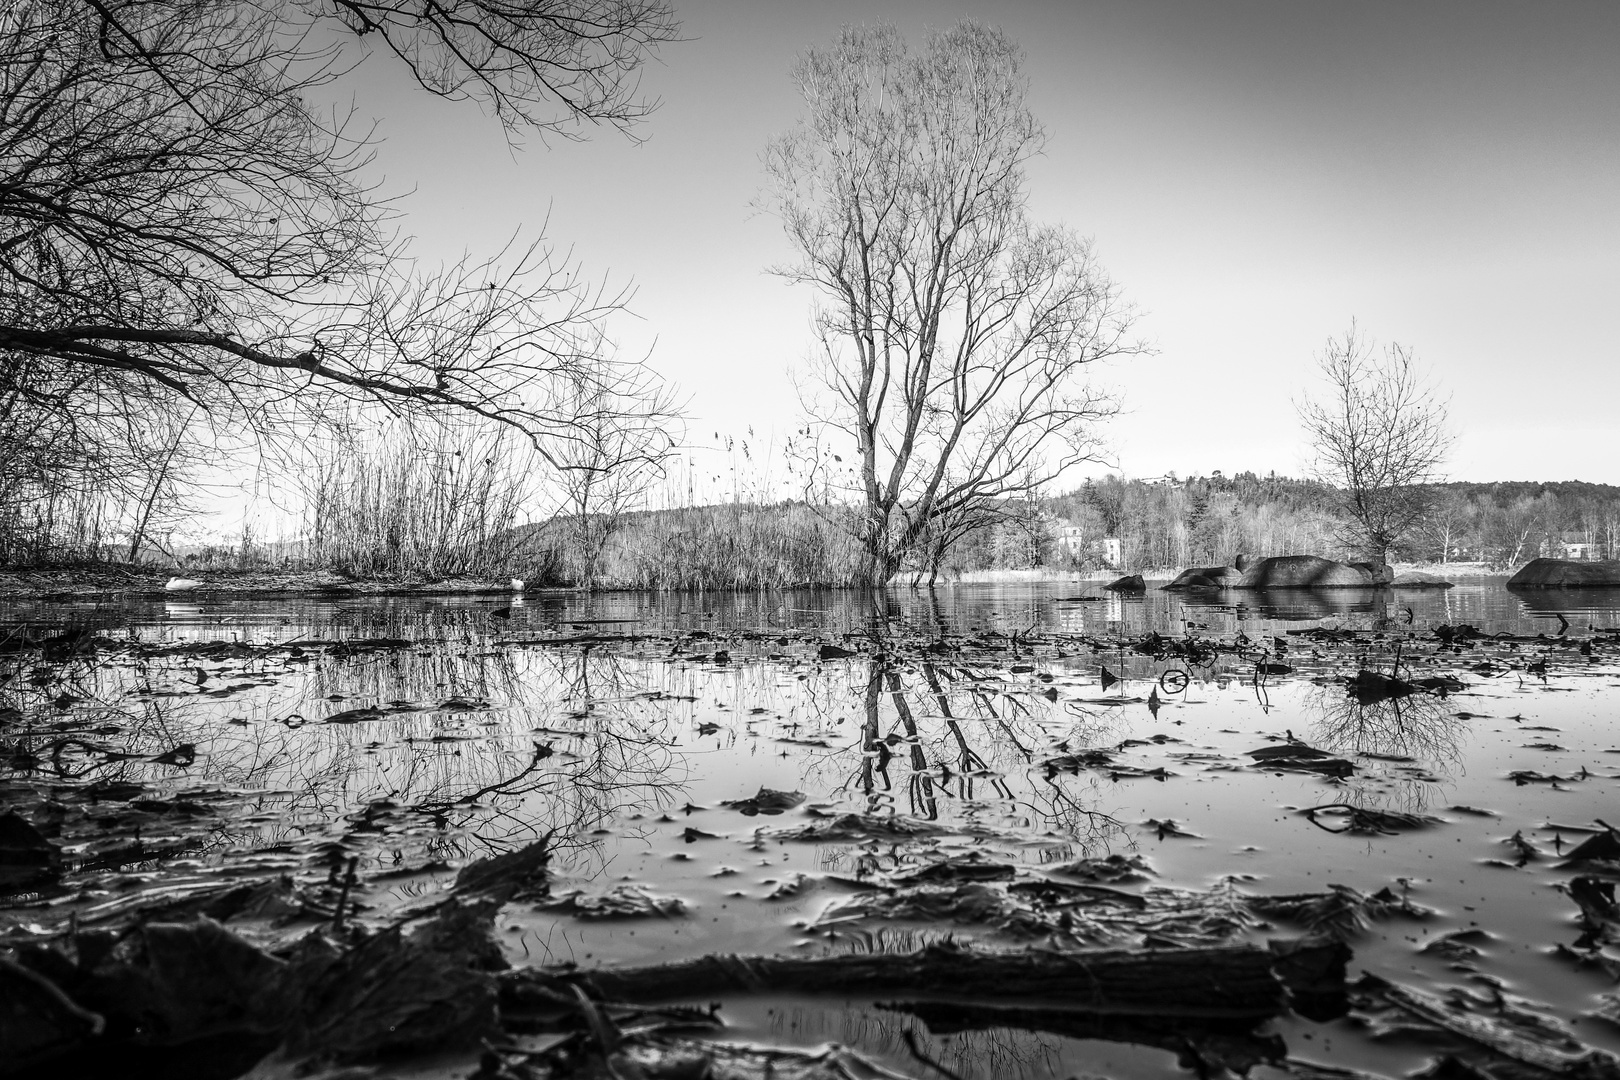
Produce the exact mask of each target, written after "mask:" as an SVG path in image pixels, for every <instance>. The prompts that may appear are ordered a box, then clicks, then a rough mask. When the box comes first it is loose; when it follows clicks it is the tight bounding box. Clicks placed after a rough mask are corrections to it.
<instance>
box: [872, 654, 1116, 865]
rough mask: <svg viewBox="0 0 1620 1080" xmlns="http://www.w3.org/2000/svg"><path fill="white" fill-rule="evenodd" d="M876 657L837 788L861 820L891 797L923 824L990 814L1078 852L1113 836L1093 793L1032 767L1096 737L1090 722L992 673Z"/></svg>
mask: <svg viewBox="0 0 1620 1080" xmlns="http://www.w3.org/2000/svg"><path fill="white" fill-rule="evenodd" d="M880 655H882V656H883V657H884V658H881V659H879V658H874V659H870V660H867V661H866V662H865V664H864V669H865V670H864V674H865V681H864V682H865V685H864V689H863V692H862V710H863V722H862V728H861V740H860V744H859V751H860V755H861V756H860V761H859V763H858V765H856V767H855V769H854V773H853V775H852V776H851V777H850V779H849V780H848V781H846V782H845V784H844V785H842V787H841V788H840V790H848V789H850V788H854V789H855V790H857V791H859V792H860V793H861V794H862V795H863V796H864V798H865V802H866V811H867V812H868V813H882V812H884V811H885V808H886V807H887V806H888V805H889V804H890V802H891V800H892V799H893V798H894V796H895V794H896V792H897V789H898V790H903V792H904V804H903V805H904V810H905V812H906V813H908V814H910V815H912V816H914V817H920V818H924V819H927V820H938V819H940V818H942V817H953V818H962V817H974V816H978V815H981V814H982V813H983V812H984V811H985V810H986V809H990V810H991V811H992V812H994V811H996V810H999V811H1000V812H1001V813H1002V814H1003V815H1004V816H1017V817H1020V818H1022V819H1024V822H1023V823H1024V824H1025V825H1034V826H1038V827H1040V828H1042V829H1043V830H1058V831H1061V832H1063V833H1065V834H1067V835H1068V836H1070V837H1072V838H1073V839H1075V840H1078V841H1079V842H1080V843H1081V844H1082V847H1089V846H1090V845H1094V844H1103V843H1106V842H1107V841H1108V840H1109V839H1112V838H1117V837H1118V836H1119V835H1121V827H1120V824H1119V822H1118V821H1117V820H1116V819H1115V818H1114V817H1113V816H1112V815H1110V814H1108V813H1106V812H1105V811H1103V810H1101V809H1099V808H1098V807H1097V806H1096V805H1095V803H1096V802H1097V801H1098V800H1097V796H1098V793H1097V791H1096V790H1095V789H1094V790H1093V791H1091V792H1089V793H1085V794H1082V793H1081V792H1080V791H1078V790H1077V785H1078V784H1079V783H1080V781H1078V780H1077V779H1076V778H1074V777H1068V776H1054V775H1049V774H1047V772H1046V771H1045V770H1041V769H1039V768H1038V767H1037V765H1038V762H1039V760H1040V758H1041V756H1042V755H1043V753H1044V752H1045V751H1046V750H1047V749H1048V747H1049V746H1050V744H1052V743H1053V742H1054V741H1055V739H1056V738H1057V737H1059V736H1061V737H1064V738H1066V739H1068V740H1073V741H1078V742H1090V741H1091V740H1092V739H1094V738H1095V737H1096V736H1097V734H1098V732H1099V729H1098V728H1096V727H1093V724H1094V721H1095V719H1096V718H1095V717H1093V716H1092V715H1090V714H1086V713H1076V712H1074V711H1071V710H1068V709H1063V708H1060V707H1059V706H1058V705H1057V703H1056V701H1055V700H1053V699H1052V698H1049V697H1047V696H1045V695H1043V694H1041V693H1040V692H1039V691H1038V690H1037V689H1036V688H1035V686H1034V685H1026V684H1022V683H1017V684H1012V683H1008V682H1006V681H1005V680H1004V679H1003V678H1002V677H1001V676H1000V675H999V674H998V673H997V672H995V671H994V670H993V669H992V668H991V667H990V665H975V664H973V663H971V662H968V661H964V660H960V659H945V658H935V659H927V660H921V661H918V662H915V663H910V664H906V663H901V662H898V661H894V660H890V659H888V658H887V654H880ZM946 803H949V804H950V807H949V809H947V808H946V807H945V805H944V804H946Z"/></svg>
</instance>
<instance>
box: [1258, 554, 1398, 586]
mask: <svg viewBox="0 0 1620 1080" xmlns="http://www.w3.org/2000/svg"><path fill="white" fill-rule="evenodd" d="M1389 579H1390V574H1389V567H1387V566H1383V565H1378V566H1374V565H1373V564H1372V563H1342V562H1334V561H1333V560H1332V559H1324V558H1322V557H1321V556H1319V555H1275V556H1273V557H1271V558H1269V559H1261V560H1259V561H1258V562H1256V563H1254V564H1253V565H1252V566H1250V567H1249V568H1248V569H1247V570H1245V571H1244V572H1243V576H1242V577H1241V578H1239V579H1238V580H1237V581H1236V582H1234V583H1233V584H1232V586H1231V587H1232V588H1234V589H1342V588H1363V589H1367V588H1374V587H1377V586H1379V585H1387V584H1388V583H1389Z"/></svg>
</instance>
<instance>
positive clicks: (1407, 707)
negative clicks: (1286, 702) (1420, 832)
mask: <svg viewBox="0 0 1620 1080" xmlns="http://www.w3.org/2000/svg"><path fill="white" fill-rule="evenodd" d="M1304 705H1305V707H1306V708H1307V710H1309V712H1310V713H1311V717H1312V718H1311V727H1310V739H1309V741H1310V742H1311V744H1312V745H1314V746H1317V747H1319V748H1320V749H1323V750H1328V751H1331V752H1333V753H1336V754H1342V755H1355V756H1358V757H1360V758H1362V759H1363V760H1364V761H1366V760H1372V761H1379V762H1382V763H1383V764H1384V766H1385V769H1384V771H1383V772H1381V773H1380V774H1379V777H1378V778H1379V780H1381V781H1387V782H1390V783H1392V785H1393V788H1394V794H1395V797H1396V799H1398V801H1399V802H1400V803H1401V805H1402V806H1403V807H1404V808H1405V809H1408V810H1414V811H1415V810H1421V809H1423V808H1424V807H1426V806H1428V805H1429V803H1430V802H1431V801H1432V800H1433V798H1434V797H1435V794H1436V793H1437V790H1438V788H1439V786H1440V785H1441V784H1442V783H1444V782H1445V781H1446V780H1448V779H1449V778H1450V776H1451V774H1452V772H1453V771H1454V770H1455V769H1456V768H1457V767H1458V766H1459V765H1460V763H1461V761H1462V756H1463V749H1464V747H1463V740H1462V732H1463V723H1462V721H1461V720H1459V719H1458V718H1457V716H1456V714H1455V713H1454V712H1453V711H1451V710H1450V708H1449V707H1448V705H1447V703H1446V699H1445V698H1443V697H1440V696H1437V695H1433V694H1427V693H1416V694H1411V695H1408V696H1405V697H1393V698H1388V699H1386V700H1383V701H1375V702H1362V701H1359V700H1357V699H1356V697H1355V696H1353V695H1351V694H1349V693H1347V692H1346V691H1345V689H1344V687H1343V686H1342V685H1340V684H1338V683H1334V684H1332V685H1328V686H1321V687H1316V688H1315V689H1314V690H1313V691H1312V692H1311V693H1309V694H1307V695H1306V696H1305V698H1304ZM1436 774H1438V775H1436ZM1348 787H1349V792H1350V793H1351V794H1352V795H1354V796H1356V797H1357V798H1356V799H1352V801H1358V800H1359V804H1364V805H1370V802H1369V800H1371V801H1380V800H1381V799H1383V795H1384V789H1383V787H1382V786H1380V788H1379V789H1378V790H1376V791H1375V790H1373V789H1369V787H1368V785H1367V784H1366V783H1365V782H1359V783H1358V782H1357V781H1351V782H1350V783H1349V785H1348Z"/></svg>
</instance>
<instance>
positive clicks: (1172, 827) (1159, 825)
mask: <svg viewBox="0 0 1620 1080" xmlns="http://www.w3.org/2000/svg"><path fill="white" fill-rule="evenodd" d="M1142 824H1143V825H1145V826H1147V827H1148V828H1150V829H1152V830H1153V831H1154V832H1156V833H1158V835H1159V839H1160V840H1163V839H1164V838H1165V837H1167V836H1182V837H1186V838H1188V839H1191V840H1199V839H1202V837H1200V836H1199V835H1198V834H1197V833H1195V832H1188V831H1187V830H1186V829H1183V828H1182V827H1181V826H1180V825H1178V824H1176V821H1175V819H1174V818H1164V819H1163V820H1160V819H1159V818H1148V819H1147V820H1146V821H1144V822H1143V823H1142Z"/></svg>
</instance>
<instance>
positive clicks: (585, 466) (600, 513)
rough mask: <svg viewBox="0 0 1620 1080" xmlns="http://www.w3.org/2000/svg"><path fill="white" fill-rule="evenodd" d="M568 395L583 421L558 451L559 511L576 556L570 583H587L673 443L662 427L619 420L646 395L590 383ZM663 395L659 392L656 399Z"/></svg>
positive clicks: (592, 581)
mask: <svg viewBox="0 0 1620 1080" xmlns="http://www.w3.org/2000/svg"><path fill="white" fill-rule="evenodd" d="M650 393H651V392H650V391H649V394H650ZM573 394H574V400H572V401H571V402H570V407H571V408H572V410H573V412H574V413H575V414H576V415H578V416H580V417H581V418H582V420H581V421H580V422H579V423H578V424H576V425H575V431H574V437H573V438H571V439H569V440H568V442H567V443H565V444H563V445H562V446H561V448H560V450H559V454H558V461H559V464H560V465H561V468H560V470H559V472H560V482H561V486H562V489H563V498H562V514H563V515H564V516H563V524H564V527H565V530H566V532H567V534H568V536H569V539H570V540H571V541H572V546H573V550H574V553H575V555H576V556H577V558H578V570H577V573H576V575H575V581H576V583H577V584H580V585H585V586H587V587H590V586H594V585H595V584H596V583H597V579H598V576H599V574H600V572H601V561H602V553H603V551H604V550H606V548H607V545H608V541H609V540H611V539H613V536H614V534H616V533H617V532H618V531H619V530H620V529H621V528H622V527H623V526H624V522H625V515H626V514H628V513H630V512H631V511H633V510H637V509H640V508H641V507H642V506H644V505H645V504H646V497H647V488H648V485H649V484H651V483H652V482H653V481H654V480H655V478H657V477H659V476H662V475H663V471H664V466H665V463H666V462H667V461H668V460H669V458H670V456H671V455H672V454H673V453H674V448H675V442H674V439H673V438H672V437H671V435H670V433H669V431H668V430H667V429H666V428H664V427H650V426H646V425H636V424H633V423H628V422H625V420H624V419H620V417H624V416H627V415H629V416H633V415H634V413H635V411H636V410H640V409H642V408H644V407H645V402H646V401H647V400H648V396H649V394H636V393H621V392H619V391H617V390H614V389H611V388H604V387H602V386H600V385H598V384H595V383H591V384H585V385H578V386H575V387H574V388H573ZM666 397H667V394H666V393H665V392H664V391H659V392H658V395H657V398H658V400H664V399H665V398H666Z"/></svg>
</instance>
